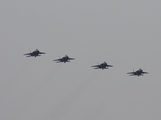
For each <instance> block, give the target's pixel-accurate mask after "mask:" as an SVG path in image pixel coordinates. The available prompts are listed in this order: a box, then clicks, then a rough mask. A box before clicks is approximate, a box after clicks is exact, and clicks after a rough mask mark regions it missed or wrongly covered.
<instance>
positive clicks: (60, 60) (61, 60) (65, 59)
mask: <svg viewBox="0 0 161 120" xmlns="http://www.w3.org/2000/svg"><path fill="white" fill-rule="evenodd" d="M70 60H75V58H70V57H68V56H67V55H65V56H64V57H62V58H59V59H56V60H53V61H57V62H56V63H60V62H64V63H66V62H70Z"/></svg>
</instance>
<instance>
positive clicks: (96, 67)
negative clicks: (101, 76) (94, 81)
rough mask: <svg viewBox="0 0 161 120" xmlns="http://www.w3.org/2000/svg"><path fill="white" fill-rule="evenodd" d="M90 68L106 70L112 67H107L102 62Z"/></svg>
mask: <svg viewBox="0 0 161 120" xmlns="http://www.w3.org/2000/svg"><path fill="white" fill-rule="evenodd" d="M91 67H95V68H94V69H102V70H103V69H108V67H113V66H112V65H108V64H107V63H106V62H103V63H101V64H98V65H94V66H91Z"/></svg>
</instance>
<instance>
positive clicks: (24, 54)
mask: <svg viewBox="0 0 161 120" xmlns="http://www.w3.org/2000/svg"><path fill="white" fill-rule="evenodd" d="M23 55H31V53H26V54H23Z"/></svg>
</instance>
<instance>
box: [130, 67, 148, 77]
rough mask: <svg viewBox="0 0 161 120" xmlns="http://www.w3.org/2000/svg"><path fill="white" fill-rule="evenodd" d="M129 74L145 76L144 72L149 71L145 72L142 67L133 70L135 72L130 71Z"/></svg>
mask: <svg viewBox="0 0 161 120" xmlns="http://www.w3.org/2000/svg"><path fill="white" fill-rule="evenodd" d="M127 74H130V75H129V76H135V75H137V76H138V77H139V76H143V75H144V74H148V72H144V71H143V70H142V69H141V68H140V69H139V70H137V71H133V72H129V73H127Z"/></svg>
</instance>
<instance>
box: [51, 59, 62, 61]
mask: <svg viewBox="0 0 161 120" xmlns="http://www.w3.org/2000/svg"><path fill="white" fill-rule="evenodd" d="M53 61H61V59H56V60H53Z"/></svg>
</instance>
